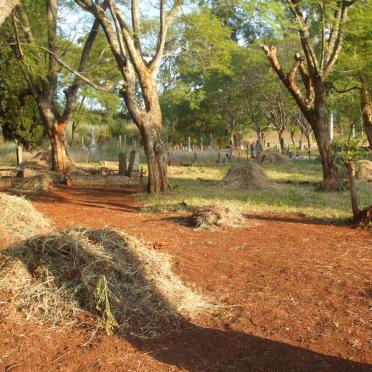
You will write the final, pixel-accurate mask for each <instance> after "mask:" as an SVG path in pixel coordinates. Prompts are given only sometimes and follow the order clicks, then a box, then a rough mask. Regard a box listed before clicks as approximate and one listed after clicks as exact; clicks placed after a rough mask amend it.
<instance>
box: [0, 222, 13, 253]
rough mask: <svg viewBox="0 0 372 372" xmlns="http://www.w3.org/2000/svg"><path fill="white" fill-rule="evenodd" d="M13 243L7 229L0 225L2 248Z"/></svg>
mask: <svg viewBox="0 0 372 372" xmlns="http://www.w3.org/2000/svg"><path fill="white" fill-rule="evenodd" d="M11 243H12V239H11V238H10V236H9V234H8V232H7V231H5V230H4V229H3V228H2V227H1V226H0V250H1V249H5V248H7V247H9V245H10V244H11Z"/></svg>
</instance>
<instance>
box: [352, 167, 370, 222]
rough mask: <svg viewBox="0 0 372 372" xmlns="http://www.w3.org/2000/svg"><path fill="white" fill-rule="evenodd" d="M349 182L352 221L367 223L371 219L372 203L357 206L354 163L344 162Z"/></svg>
mask: <svg viewBox="0 0 372 372" xmlns="http://www.w3.org/2000/svg"><path fill="white" fill-rule="evenodd" d="M346 167H347V172H348V176H349V184H350V198H351V209H352V211H353V222H354V223H356V224H359V223H364V224H366V225H368V224H369V223H370V222H371V221H372V205H371V206H369V207H367V208H365V209H363V210H360V209H359V206H358V191H357V187H356V183H355V163H354V162H353V161H348V162H347V163H346Z"/></svg>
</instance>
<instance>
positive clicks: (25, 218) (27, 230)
mask: <svg viewBox="0 0 372 372" xmlns="http://www.w3.org/2000/svg"><path fill="white" fill-rule="evenodd" d="M0 211H1V213H0V228H1V230H2V231H3V233H4V234H5V233H6V234H7V236H8V237H9V238H10V239H11V240H13V241H14V240H17V239H27V238H30V237H31V236H33V235H36V234H42V233H46V232H48V231H49V230H50V228H51V226H50V222H49V220H48V219H47V218H45V217H44V216H43V215H42V214H41V213H40V212H39V211H37V210H36V209H35V208H34V206H33V205H32V203H31V202H30V201H28V200H26V199H25V198H23V197H20V196H13V195H8V194H4V193H0Z"/></svg>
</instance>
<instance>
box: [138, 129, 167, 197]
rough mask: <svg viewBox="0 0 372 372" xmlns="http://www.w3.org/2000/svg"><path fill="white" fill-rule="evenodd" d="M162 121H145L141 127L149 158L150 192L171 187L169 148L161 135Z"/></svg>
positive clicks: (148, 189) (148, 184)
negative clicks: (168, 175)
mask: <svg viewBox="0 0 372 372" xmlns="http://www.w3.org/2000/svg"><path fill="white" fill-rule="evenodd" d="M160 128H161V123H154V122H152V123H145V124H144V125H143V126H142V128H141V135H142V141H143V146H144V149H145V153H146V158H147V166H148V183H147V191H148V192H149V193H158V192H161V191H165V190H167V189H168V187H169V183H168V177H167V149H166V146H165V143H164V141H163V139H162V138H161V135H160Z"/></svg>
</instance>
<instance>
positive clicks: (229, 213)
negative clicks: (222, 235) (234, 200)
mask: <svg viewBox="0 0 372 372" xmlns="http://www.w3.org/2000/svg"><path fill="white" fill-rule="evenodd" d="M191 218H192V224H193V225H194V226H195V227H196V228H198V229H212V230H213V229H215V228H231V227H240V226H242V225H243V224H244V223H245V222H246V219H245V217H244V216H243V215H242V213H241V212H240V211H239V210H238V209H236V208H232V207H229V206H225V205H207V206H204V207H201V208H198V209H197V210H196V211H195V212H194V213H193V214H192V217H191Z"/></svg>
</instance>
